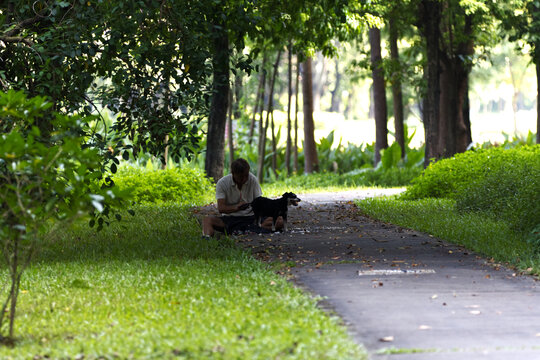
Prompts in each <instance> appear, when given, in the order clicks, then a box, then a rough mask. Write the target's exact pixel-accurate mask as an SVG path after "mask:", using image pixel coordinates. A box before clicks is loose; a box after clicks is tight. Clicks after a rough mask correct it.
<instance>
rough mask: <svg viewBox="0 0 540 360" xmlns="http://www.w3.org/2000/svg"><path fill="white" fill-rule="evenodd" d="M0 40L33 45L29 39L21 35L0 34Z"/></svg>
mask: <svg viewBox="0 0 540 360" xmlns="http://www.w3.org/2000/svg"><path fill="white" fill-rule="evenodd" d="M0 41H3V42H5V43H25V44H26V45H28V46H33V45H34V43H33V42H32V41H31V40H29V39H27V38H23V37H22V36H0Z"/></svg>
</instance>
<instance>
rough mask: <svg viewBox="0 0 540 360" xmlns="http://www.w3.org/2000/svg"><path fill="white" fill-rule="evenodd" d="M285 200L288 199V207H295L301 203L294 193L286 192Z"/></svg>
mask: <svg viewBox="0 0 540 360" xmlns="http://www.w3.org/2000/svg"><path fill="white" fill-rule="evenodd" d="M283 198H285V199H287V205H293V206H297V205H298V203H299V202H300V201H301V200H300V199H299V198H298V196H296V194H293V193H292V192H286V193H285V194H283Z"/></svg>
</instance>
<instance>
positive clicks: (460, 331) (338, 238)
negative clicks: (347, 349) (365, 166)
mask: <svg viewBox="0 0 540 360" xmlns="http://www.w3.org/2000/svg"><path fill="white" fill-rule="evenodd" d="M373 195H376V194H373V193H371V194H370V193H367V194H366V193H364V192H348V193H345V194H310V195H303V196H300V197H301V198H302V200H303V202H302V203H301V206H299V207H298V208H292V209H291V210H290V212H289V224H290V228H291V230H290V232H289V233H285V234H281V233H275V234H271V235H269V234H263V235H257V234H247V235H242V236H238V237H237V238H236V242H237V244H238V245H239V246H242V247H244V248H246V249H248V250H249V251H250V252H251V253H252V254H253V255H254V256H255V257H257V258H258V259H260V260H262V261H265V262H267V263H269V264H270V265H271V266H272V267H273V268H274V269H275V270H276V271H277V272H279V273H281V274H283V275H284V276H287V277H289V278H290V279H291V280H292V281H294V282H295V283H296V284H297V285H298V286H301V287H303V288H305V289H306V290H307V291H309V292H311V293H313V294H315V295H320V296H322V299H323V300H322V301H321V306H323V307H324V308H326V309H328V311H330V312H335V313H337V314H338V315H339V316H341V317H342V319H343V320H344V322H345V324H347V325H348V328H349V329H350V332H351V335H352V336H353V338H354V339H355V340H356V341H357V342H358V343H360V344H363V345H364V346H365V347H366V348H367V349H368V351H369V352H370V354H371V358H373V359H400V360H401V359H540V322H539V321H538V319H540V307H538V304H539V303H540V290H539V289H538V285H537V282H536V281H535V279H534V278H533V277H531V276H523V275H519V274H516V273H515V272H514V271H513V270H511V269H507V268H505V267H503V266H502V265H500V264H496V263H494V262H493V261H490V260H489V259H485V258H482V257H481V256H479V255H477V254H475V253H473V252H471V251H469V250H467V249H465V248H462V247H459V246H456V245H452V244H449V243H447V242H445V241H443V240H440V239H437V238H434V237H432V236H430V235H427V234H423V233H419V232H416V231H413V230H408V229H403V228H400V227H397V226H394V225H391V224H386V223H382V222H379V221H375V220H372V219H369V218H367V217H364V216H361V215H360V214H359V212H358V209H357V208H356V206H355V205H354V203H353V202H352V201H350V200H352V199H353V198H362V197H366V196H373ZM345 199H349V201H344V200H345Z"/></svg>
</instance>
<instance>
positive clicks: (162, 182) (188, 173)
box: [114, 167, 213, 205]
mask: <svg viewBox="0 0 540 360" xmlns="http://www.w3.org/2000/svg"><path fill="white" fill-rule="evenodd" d="M114 182H115V183H116V185H117V186H118V187H119V188H120V189H129V190H130V191H131V193H132V196H133V200H134V201H135V202H137V203H142V204H148V203H155V204H163V203H168V202H172V203H179V204H182V205H198V204H202V203H205V202H207V201H210V200H211V199H212V198H211V196H213V192H212V190H213V184H212V183H211V181H210V180H209V179H208V178H207V177H206V176H205V175H204V173H203V172H202V171H200V170H197V169H191V168H174V169H167V170H147V169H142V168H136V167H123V168H121V169H120V170H119V171H118V173H116V174H115V177H114Z"/></svg>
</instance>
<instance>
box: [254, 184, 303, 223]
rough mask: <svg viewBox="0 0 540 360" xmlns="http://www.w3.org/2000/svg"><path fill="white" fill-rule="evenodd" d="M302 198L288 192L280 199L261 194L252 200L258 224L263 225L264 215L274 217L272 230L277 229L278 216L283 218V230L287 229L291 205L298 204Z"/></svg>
mask: <svg viewBox="0 0 540 360" xmlns="http://www.w3.org/2000/svg"><path fill="white" fill-rule="evenodd" d="M299 201H300V199H299V198H298V196H296V194H293V193H291V192H286V193H285V194H283V196H282V197H280V198H278V199H268V198H265V197H262V196H259V197H258V198H256V199H255V200H253V201H252V202H251V208H252V209H253V213H254V214H255V221H256V224H257V225H259V226H261V221H262V218H263V217H266V216H268V217H272V231H276V222H277V218H278V217H279V216H281V217H282V218H283V231H287V211H288V209H289V206H290V205H293V206H297V205H298V202H299Z"/></svg>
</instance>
